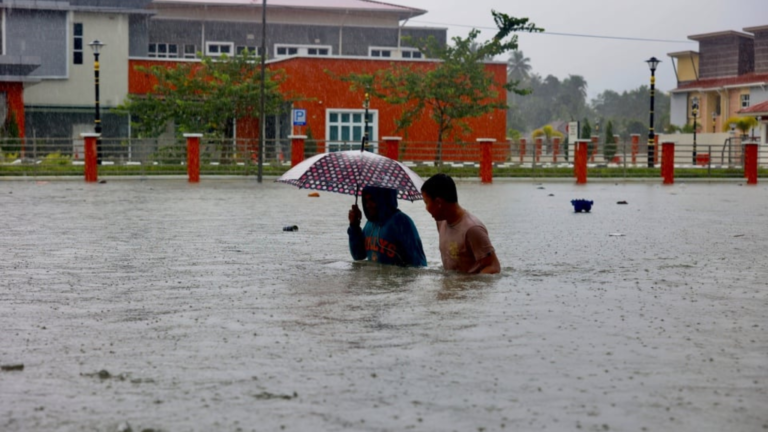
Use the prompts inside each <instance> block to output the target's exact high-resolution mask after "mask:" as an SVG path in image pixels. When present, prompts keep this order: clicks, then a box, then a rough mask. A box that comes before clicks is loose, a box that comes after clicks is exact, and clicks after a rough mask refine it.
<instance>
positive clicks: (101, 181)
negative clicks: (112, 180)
mask: <svg viewBox="0 0 768 432" xmlns="http://www.w3.org/2000/svg"><path fill="white" fill-rule="evenodd" d="M106 182H107V181H106V180H99V184H104V183H106Z"/></svg>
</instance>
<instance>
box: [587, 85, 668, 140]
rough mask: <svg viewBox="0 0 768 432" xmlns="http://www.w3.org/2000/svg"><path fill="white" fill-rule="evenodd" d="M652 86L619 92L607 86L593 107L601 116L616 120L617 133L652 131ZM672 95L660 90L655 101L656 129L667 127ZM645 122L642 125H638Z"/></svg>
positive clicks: (614, 122)
mask: <svg viewBox="0 0 768 432" xmlns="http://www.w3.org/2000/svg"><path fill="white" fill-rule="evenodd" d="M649 91H650V90H649V88H648V86H640V87H638V88H637V89H634V90H630V91H624V92H622V93H617V92H615V91H613V90H606V91H604V92H603V93H600V94H599V95H598V96H597V97H596V98H595V99H593V100H592V107H593V109H594V111H595V115H597V116H598V117H603V118H606V119H607V120H612V121H613V125H614V128H615V129H616V131H617V133H618V134H619V135H621V136H623V137H624V138H627V137H629V135H630V134H632V133H640V134H646V135H647V134H648V118H649V113H648V102H649V97H650V96H649ZM669 110H670V98H669V95H668V94H666V93H664V92H662V91H659V90H658V89H657V90H656V96H655V101H654V130H656V131H663V130H667V128H668V126H669V118H670V117H669V116H670V111H669ZM639 125H643V126H642V127H638V126H639Z"/></svg>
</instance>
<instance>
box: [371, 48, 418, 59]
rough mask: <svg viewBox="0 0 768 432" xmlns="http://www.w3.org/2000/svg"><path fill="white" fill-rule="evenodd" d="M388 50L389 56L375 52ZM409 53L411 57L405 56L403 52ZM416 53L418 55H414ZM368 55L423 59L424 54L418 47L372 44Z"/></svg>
mask: <svg viewBox="0 0 768 432" xmlns="http://www.w3.org/2000/svg"><path fill="white" fill-rule="evenodd" d="M384 52H388V53H389V56H383V55H374V54H375V53H380V54H381V53H384ZM406 52H407V53H409V54H410V57H405V56H403V53H406ZM414 54H416V55H417V57H414ZM368 57H373V58H388V59H423V58H424V54H422V53H421V51H419V50H418V49H416V48H404V47H400V48H397V47H383V46H370V47H368Z"/></svg>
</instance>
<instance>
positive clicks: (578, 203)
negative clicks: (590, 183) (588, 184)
mask: <svg viewBox="0 0 768 432" xmlns="http://www.w3.org/2000/svg"><path fill="white" fill-rule="evenodd" d="M571 204H573V211H575V212H576V213H580V212H586V213H589V211H590V210H592V204H594V201H588V200H585V199H575V200H571Z"/></svg>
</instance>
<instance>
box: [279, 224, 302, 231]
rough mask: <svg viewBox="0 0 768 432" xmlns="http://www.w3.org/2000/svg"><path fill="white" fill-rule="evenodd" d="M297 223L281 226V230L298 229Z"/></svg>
mask: <svg viewBox="0 0 768 432" xmlns="http://www.w3.org/2000/svg"><path fill="white" fill-rule="evenodd" d="M298 230H299V227H298V225H286V226H284V227H283V231H298Z"/></svg>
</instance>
